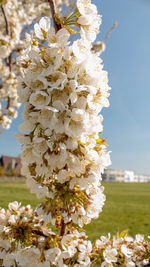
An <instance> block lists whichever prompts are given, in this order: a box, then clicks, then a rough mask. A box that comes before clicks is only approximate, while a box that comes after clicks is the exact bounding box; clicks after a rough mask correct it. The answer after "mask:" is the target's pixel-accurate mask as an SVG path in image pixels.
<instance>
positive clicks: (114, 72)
mask: <svg viewBox="0 0 150 267" xmlns="http://www.w3.org/2000/svg"><path fill="white" fill-rule="evenodd" d="M93 2H94V3H96V4H97V6H98V9H99V11H100V13H101V14H102V16H103V24H102V26H101V33H100V35H99V38H98V39H99V40H103V38H104V36H105V34H106V32H107V30H108V29H109V28H110V27H111V26H112V25H113V23H114V21H118V27H117V29H116V30H115V31H113V33H112V35H111V37H110V38H109V39H108V40H107V49H106V51H105V53H104V54H103V55H102V56H103V57H104V69H106V70H107V71H108V73H109V85H110V86H111V88H112V90H111V95H110V107H109V108H107V109H104V110H103V112H102V113H103V116H104V133H103V136H105V137H107V142H108V144H109V150H111V151H112V153H111V160H112V166H111V167H112V168H118V169H130V170H134V171H136V172H137V173H143V174H150V117H149V116H150V1H149V0H96V1H93ZM20 123H21V115H19V117H18V118H17V119H16V120H14V122H13V124H12V126H11V128H10V130H7V131H4V133H3V135H1V136H0V154H6V155H18V154H20V153H21V150H20V145H19V144H18V143H17V141H16V139H15V137H13V135H14V134H15V133H17V132H18V126H19V124H20Z"/></svg>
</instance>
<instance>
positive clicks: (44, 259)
mask: <svg viewBox="0 0 150 267" xmlns="http://www.w3.org/2000/svg"><path fill="white" fill-rule="evenodd" d="M149 259H150V243H148V241H146V240H145V239H144V236H143V235H139V234H138V235H136V237H135V239H133V238H132V237H130V236H128V235H127V233H126V232H122V233H121V234H120V235H119V234H118V235H117V236H116V237H115V236H114V237H113V238H112V239H110V234H108V236H101V237H100V239H98V240H96V242H95V243H94V244H92V243H91V241H89V240H87V237H86V236H85V233H84V232H81V233H79V232H78V231H77V230H75V229H74V230H73V231H72V232H69V231H68V233H66V234H65V235H63V236H59V235H57V234H55V233H54V232H52V231H51V230H50V229H49V226H48V224H47V223H45V221H44V219H43V216H38V215H37V213H36V211H35V210H32V209H31V207H30V205H27V206H25V207H24V206H23V207H21V206H20V203H18V202H16V201H15V202H13V203H9V206H8V209H7V210H5V209H3V208H2V209H0V264H1V266H4V267H6V266H7V267H12V266H13V267H14V266H15V267H16V266H17V267H31V266H36V267H50V266H58V267H62V266H64V267H67V266H70V267H71V266H75V267H80V266H83V267H90V266H101V267H103V266H109V267H110V266H112V267H113V266H118V265H119V266H125V267H134V266H139V267H143V266H149V264H150V260H149Z"/></svg>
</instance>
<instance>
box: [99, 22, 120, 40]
mask: <svg viewBox="0 0 150 267" xmlns="http://www.w3.org/2000/svg"><path fill="white" fill-rule="evenodd" d="M117 25H118V22H117V21H115V22H114V24H113V26H112V27H111V28H110V29H109V31H108V32H107V34H106V36H105V38H104V40H103V43H104V44H105V43H106V41H107V39H108V38H109V37H110V35H111V33H112V31H113V30H114V29H116V27H117Z"/></svg>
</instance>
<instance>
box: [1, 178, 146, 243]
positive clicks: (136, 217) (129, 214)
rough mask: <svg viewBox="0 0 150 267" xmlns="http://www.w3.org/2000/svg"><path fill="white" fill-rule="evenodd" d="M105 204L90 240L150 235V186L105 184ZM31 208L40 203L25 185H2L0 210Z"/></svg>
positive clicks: (6, 183) (8, 183) (90, 225)
mask: <svg viewBox="0 0 150 267" xmlns="http://www.w3.org/2000/svg"><path fill="white" fill-rule="evenodd" d="M104 187H105V194H106V202H105V206H104V208H103V212H102V213H101V214H100V217H99V219H97V220H92V223H91V224H89V225H88V226H86V229H87V234H88V236H89V237H90V239H91V240H95V239H96V238H98V237H99V236H100V235H105V234H107V233H109V232H110V233H112V234H115V233H116V232H117V231H119V232H121V231H122V230H126V229H128V230H129V234H130V235H132V236H134V235H135V234H136V233H141V234H145V235H150V183H146V184H124V183H122V184H119V183H104ZM15 200H17V201H19V202H22V204H23V205H26V204H29V203H30V204H31V206H32V207H35V206H36V205H37V204H38V203H40V200H37V199H36V197H35V195H33V194H30V193H29V189H28V188H27V187H26V184H25V183H24V182H0V206H1V207H4V208H6V207H7V205H8V203H9V202H11V201H15Z"/></svg>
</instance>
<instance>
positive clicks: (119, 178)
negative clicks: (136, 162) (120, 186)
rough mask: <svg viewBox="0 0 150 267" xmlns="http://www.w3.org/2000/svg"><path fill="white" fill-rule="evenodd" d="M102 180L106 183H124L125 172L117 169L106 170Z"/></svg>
mask: <svg viewBox="0 0 150 267" xmlns="http://www.w3.org/2000/svg"><path fill="white" fill-rule="evenodd" d="M102 179H103V181H104V182H124V181H125V172H124V171H122V170H117V169H105V172H104V174H103V175H102Z"/></svg>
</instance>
